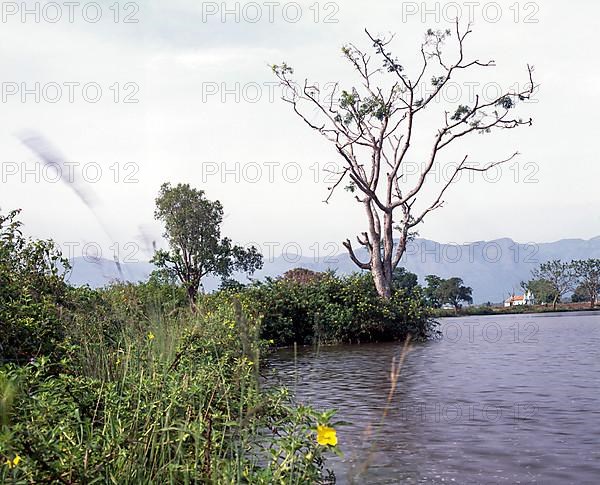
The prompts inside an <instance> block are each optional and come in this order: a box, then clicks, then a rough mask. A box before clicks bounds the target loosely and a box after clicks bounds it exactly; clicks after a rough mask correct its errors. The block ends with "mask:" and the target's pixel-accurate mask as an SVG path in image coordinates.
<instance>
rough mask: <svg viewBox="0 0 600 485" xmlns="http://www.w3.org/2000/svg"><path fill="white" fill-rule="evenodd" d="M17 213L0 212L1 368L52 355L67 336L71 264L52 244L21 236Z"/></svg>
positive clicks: (16, 211)
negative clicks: (7, 363) (64, 317)
mask: <svg viewBox="0 0 600 485" xmlns="http://www.w3.org/2000/svg"><path fill="white" fill-rule="evenodd" d="M19 212H20V211H18V210H15V211H12V212H10V213H9V214H8V215H7V216H3V215H2V214H0V364H1V363H2V362H3V361H18V362H26V361H27V360H28V359H31V358H32V357H34V356H36V355H44V354H51V353H52V352H53V351H54V350H55V348H56V345H57V344H58V343H59V342H61V341H62V339H63V338H64V335H65V328H64V325H63V324H62V321H61V315H62V311H63V309H64V307H65V305H66V304H67V300H68V294H69V288H68V286H67V284H66V283H65V279H64V278H65V274H66V272H67V271H68V270H69V263H68V261H66V260H65V259H63V258H62V256H61V254H60V252H59V251H58V250H57V249H56V247H55V245H54V243H53V242H52V241H34V240H31V239H28V238H26V237H24V236H23V234H22V232H21V223H20V222H19V221H18V220H17V219H16V218H17V216H18V214H19Z"/></svg>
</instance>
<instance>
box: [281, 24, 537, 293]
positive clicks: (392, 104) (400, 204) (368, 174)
mask: <svg viewBox="0 0 600 485" xmlns="http://www.w3.org/2000/svg"><path fill="white" fill-rule="evenodd" d="M365 32H366V34H367V36H368V39H369V41H370V42H372V44H373V48H374V59H375V60H376V61H377V64H378V66H376V67H375V66H373V64H374V60H373V58H372V56H371V55H369V54H367V53H366V52H363V51H361V50H360V49H358V48H357V47H356V46H354V45H352V44H350V45H347V46H345V47H344V48H343V49H342V52H343V54H344V56H345V58H346V59H347V60H348V61H349V62H350V63H351V65H352V66H353V68H354V69H355V71H356V72H357V73H358V75H359V77H360V83H361V84H360V86H359V87H358V88H357V87H353V88H352V89H351V90H349V91H346V90H340V89H339V86H338V84H336V85H335V88H334V90H333V94H332V95H331V96H329V97H328V98H329V99H325V100H321V99H320V98H321V94H322V93H321V92H320V90H319V88H318V86H316V85H314V84H310V83H309V82H308V81H305V82H304V83H303V85H299V84H297V83H295V82H294V81H293V80H292V79H291V76H292V75H293V69H292V68H291V67H290V66H288V65H287V64H285V63H283V64H281V65H274V66H272V68H273V71H274V73H275V75H276V76H277V77H278V78H279V80H280V82H281V85H282V87H283V88H284V95H283V99H284V101H287V102H288V103H290V104H291V105H292V107H293V109H294V112H295V113H296V114H297V115H298V116H300V117H301V118H302V119H303V120H304V121H305V122H306V123H307V124H308V125H309V126H310V127H311V128H312V129H314V130H316V131H317V132H319V133H320V134H321V135H323V136H324V137H325V138H326V139H327V140H329V141H330V142H332V143H333V144H334V145H335V148H336V151H337V152H338V154H339V155H340V156H341V158H342V160H343V165H342V169H341V170H340V171H339V172H337V175H338V176H339V177H337V178H336V183H335V184H334V185H333V186H332V187H330V188H329V190H330V193H329V195H328V197H327V200H326V201H328V200H329V198H330V197H331V195H332V194H333V192H334V191H335V189H336V188H338V187H339V186H340V184H342V181H343V180H344V179H346V178H349V179H350V180H349V185H347V186H346V189H347V190H350V191H352V192H355V193H356V194H360V195H356V200H357V201H358V202H359V203H361V204H363V206H364V209H365V212H366V216H367V223H368V225H367V231H366V232H363V233H362V234H361V235H360V236H358V237H357V241H358V243H359V244H360V245H361V246H364V247H365V248H366V249H367V251H368V254H369V260H368V261H361V260H360V259H359V258H358V256H357V254H356V253H355V251H354V249H353V246H352V243H351V242H350V240H346V241H345V242H344V243H343V244H344V246H345V247H346V249H347V250H348V253H349V255H350V258H351V259H352V261H353V262H354V263H355V264H356V265H357V266H358V267H359V268H361V269H365V270H370V271H371V273H372V274H373V280H374V282H375V286H376V288H377V291H378V293H379V295H381V296H382V297H383V298H389V297H390V296H391V291H392V290H391V288H392V284H391V283H392V274H393V271H394V269H395V268H396V267H397V266H398V263H399V262H400V259H401V258H402V256H403V254H404V252H405V251H406V246H407V243H408V242H409V241H410V239H411V238H412V237H414V235H415V234H416V233H415V229H414V228H415V227H416V226H417V225H418V224H420V223H421V222H422V221H423V219H424V218H425V216H426V215H427V214H429V213H430V212H432V211H434V210H435V209H438V208H439V207H442V205H443V204H444V201H443V200H442V197H443V195H444V193H445V192H446V190H447V189H448V187H449V186H450V185H451V184H452V183H453V182H454V181H455V180H456V179H457V177H458V176H459V174H460V173H461V172H463V171H467V170H471V171H479V172H485V171H487V170H490V169H491V168H493V167H496V166H497V165H500V164H502V163H505V162H508V161H509V160H512V159H513V158H514V157H516V156H517V155H518V153H513V154H511V155H510V156H508V157H506V158H504V159H502V160H497V161H491V162H486V163H484V164H472V163H467V159H468V155H464V156H463V157H461V158H460V159H459V160H455V161H454V162H453V163H455V164H456V165H455V168H454V170H451V171H450V175H449V176H448V179H447V180H446V183H445V184H444V185H443V186H442V187H441V188H440V189H439V191H438V192H437V196H434V197H433V201H432V202H431V203H428V204H426V205H425V206H424V208H422V209H420V210H418V211H417V209H416V207H415V206H414V203H415V201H416V198H417V195H419V193H420V192H421V190H422V189H423V187H424V186H426V185H428V184H426V182H427V178H428V175H429V174H430V173H431V172H432V170H433V169H434V167H435V166H436V163H439V162H438V158H440V157H439V155H440V153H442V152H444V149H445V148H446V147H448V145H450V144H451V143H452V142H455V141H458V140H461V139H464V138H465V137H467V136H468V135H472V134H476V133H489V132H491V131H492V130H493V129H512V128H517V127H519V126H522V125H531V119H529V120H526V121H524V120H522V119H520V118H515V117H514V116H512V115H511V111H512V109H513V108H514V107H515V105H516V104H517V102H519V101H523V100H527V99H530V97H531V95H532V94H533V91H534V84H533V79H532V72H533V68H532V67H531V66H529V65H528V66H527V70H528V82H527V86H526V88H525V89H523V90H522V91H519V90H516V91H506V92H503V93H502V94H501V95H500V96H498V97H497V98H496V99H493V100H486V101H484V100H482V99H480V97H479V96H477V97H475V99H474V100H473V103H472V104H473V106H465V105H458V107H456V109H455V110H454V109H453V111H445V112H444V114H443V116H442V121H441V126H440V127H439V128H437V129H435V130H434V133H433V135H434V136H433V143H432V147H431V150H430V152H429V155H428V156H427V158H426V159H425V160H424V161H423V162H424V163H423V164H422V168H421V172H420V173H419V174H418V177H417V179H416V181H415V183H414V185H411V186H409V187H408V188H407V187H401V185H404V184H405V182H406V173H405V167H406V165H407V163H406V161H407V160H408V159H409V157H410V156H411V153H412V152H414V141H415V140H414V138H415V135H414V133H415V130H416V129H417V128H416V127H417V122H418V121H419V120H420V119H422V118H420V113H421V112H423V111H424V110H425V109H426V108H427V107H428V106H429V105H430V104H432V103H433V102H434V100H436V99H438V96H439V95H440V93H441V91H442V89H444V87H445V86H447V84H448V82H449V81H450V80H451V79H452V78H453V76H454V75H456V74H457V73H458V72H464V71H466V70H468V69H477V68H488V67H491V66H494V65H495V63H494V61H486V62H481V61H479V60H477V59H475V60H466V59H465V56H464V53H463V47H464V43H465V39H466V38H467V36H468V35H469V34H470V33H471V30H470V25H469V26H467V28H466V29H465V30H464V31H461V29H460V26H459V23H458V21H457V22H456V25H455V33H452V32H451V31H450V30H446V31H445V32H442V31H433V30H428V31H427V33H426V35H425V39H424V41H423V42H422V44H421V49H420V55H421V58H422V63H421V65H420V66H419V68H418V73H417V75H416V76H413V77H414V79H412V80H411V79H410V78H409V76H408V75H407V74H406V73H405V70H404V67H403V66H402V65H401V64H400V63H399V61H398V59H397V58H395V57H393V56H392V54H391V52H389V51H388V45H389V43H390V42H391V41H392V38H390V39H382V38H378V37H374V36H372V35H371V34H370V33H369V32H368V31H365ZM449 37H453V38H454V39H455V43H456V49H457V53H456V59H455V60H453V61H450V60H448V59H447V58H446V57H447V56H446V55H443V54H442V47H443V45H444V43H445V41H446V39H447V38H449ZM428 82H430V83H431V91H430V92H429V93H428V94H423V95H421V94H420V91H421V88H422V86H423V84H424V83H428ZM376 83H378V84H379V85H376ZM419 129H420V128H419ZM411 147H412V150H411ZM403 177H404V180H403ZM398 214H399V217H398ZM394 230H397V231H398V242H397V243H396V244H395V243H394Z"/></svg>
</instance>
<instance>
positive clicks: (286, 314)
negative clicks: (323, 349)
mask: <svg viewBox="0 0 600 485" xmlns="http://www.w3.org/2000/svg"><path fill="white" fill-rule="evenodd" d="M304 276H305V275H303V278H296V277H294V278H280V279H277V280H267V281H266V282H265V283H260V284H256V285H253V286H250V287H248V288H246V289H245V290H244V291H242V292H241V294H242V295H244V297H245V298H247V299H248V301H249V303H248V306H250V307H253V308H255V309H257V311H259V312H260V313H261V314H262V318H263V320H262V337H263V338H264V339H267V340H272V341H274V342H275V343H276V344H277V345H291V344H293V343H294V342H296V343H298V344H312V343H317V342H320V343H344V342H347V343H356V342H378V341H391V340H400V339H404V338H405V337H406V336H407V335H409V334H410V335H411V336H412V338H415V339H425V338H427V337H428V336H429V335H430V334H431V333H432V332H433V330H434V327H435V323H434V322H433V321H432V320H431V319H430V318H429V313H428V309H427V307H426V304H425V300H424V298H423V296H422V295H421V292H420V289H419V288H418V287H417V288H403V287H396V288H395V289H394V291H393V294H392V298H391V299H390V300H383V299H381V298H380V297H379V296H378V295H377V292H376V290H375V287H374V285H373V281H372V278H371V275H370V274H353V275H350V276H345V277H339V276H336V275H335V274H333V273H331V272H330V273H323V274H321V275H320V276H319V277H311V278H306V277H304Z"/></svg>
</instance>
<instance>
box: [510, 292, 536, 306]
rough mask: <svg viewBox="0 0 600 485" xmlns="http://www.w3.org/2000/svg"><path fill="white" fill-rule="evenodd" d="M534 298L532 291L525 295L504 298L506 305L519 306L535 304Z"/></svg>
mask: <svg viewBox="0 0 600 485" xmlns="http://www.w3.org/2000/svg"><path fill="white" fill-rule="evenodd" d="M533 304H534V299H533V294H532V293H531V291H529V290H528V291H527V292H526V293H525V294H524V295H513V296H511V297H509V298H507V299H506V300H504V306H506V307H508V306H519V305H533Z"/></svg>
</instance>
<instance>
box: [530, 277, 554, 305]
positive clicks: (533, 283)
mask: <svg viewBox="0 0 600 485" xmlns="http://www.w3.org/2000/svg"><path fill="white" fill-rule="evenodd" d="M524 289H525V290H526V291H527V290H528V291H531V293H532V294H533V299H534V300H535V302H536V303H537V304H538V305H542V304H544V305H546V304H548V303H552V302H553V301H555V300H556V301H560V295H558V293H557V291H556V289H555V288H554V285H553V284H552V282H551V281H548V280H545V279H535V280H530V281H529V282H527V283H526V284H525V285H524Z"/></svg>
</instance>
